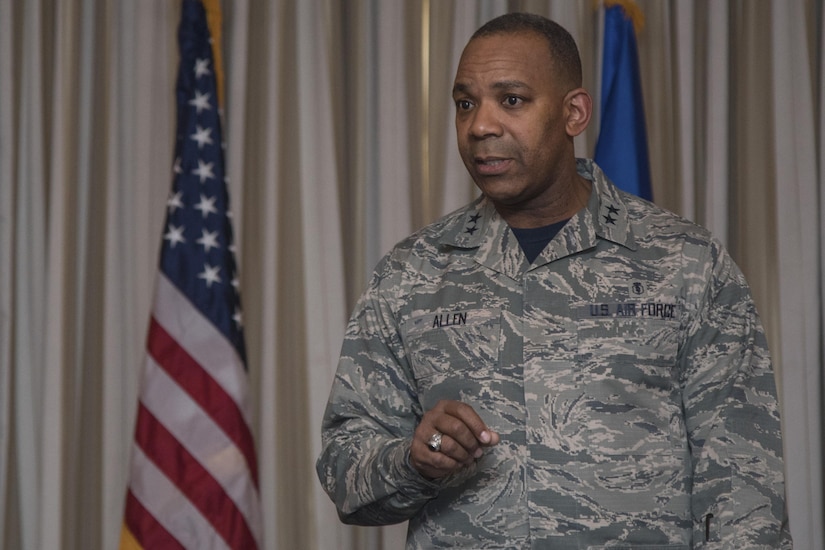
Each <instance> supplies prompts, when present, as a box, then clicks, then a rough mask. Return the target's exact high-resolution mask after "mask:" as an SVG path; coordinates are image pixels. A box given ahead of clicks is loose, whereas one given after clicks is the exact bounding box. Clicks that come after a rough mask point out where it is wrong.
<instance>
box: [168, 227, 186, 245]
mask: <svg viewBox="0 0 825 550" xmlns="http://www.w3.org/2000/svg"><path fill="white" fill-rule="evenodd" d="M183 229H184V228H183V226H180V227H175V226H174V225H172V224H171V223H170V224H169V231H167V233H166V234H165V235H164V236H163V238H164V239H166V240H167V241H169V246H171V247H172V248H175V245H176V244H178V243H185V242H186V239H184V238H183Z"/></svg>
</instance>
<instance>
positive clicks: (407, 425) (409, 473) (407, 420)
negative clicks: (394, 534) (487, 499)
mask: <svg viewBox="0 0 825 550" xmlns="http://www.w3.org/2000/svg"><path fill="white" fill-rule="evenodd" d="M379 283H380V278H379V277H376V278H374V280H373V282H372V283H371V286H370V288H369V289H368V290H367V292H366V293H365V294H364V296H363V297H362V298H361V300H360V301H359V303H358V305H357V306H356V309H355V313H353V315H352V317H351V319H350V321H349V324H348V326H347V331H346V335H345V337H344V343H343V347H342V351H341V358H340V361H339V363H338V370H337V372H336V375H335V380H334V382H333V386H332V390H331V393H330V397H329V402H328V403H327V409H326V412H325V414H324V419H323V424H322V427H321V439H322V451H321V455H320V456H319V458H318V460H317V463H316V470H317V473H318V478H319V479H320V481H321V485H322V486H323V487H324V490H325V491H326V492H327V494H328V495H329V496H330V498H331V499H332V500H333V502H334V503H335V505H336V507H337V509H338V514H339V516H340V518H341V520H342V521H343V522H345V523H352V524H358V525H387V524H392V523H399V522H402V521H405V520H407V519H409V518H410V517H412V516H413V515H414V514H415V513H416V512H417V511H418V510H419V509H420V508H421V507H422V506H423V505H424V504H425V503H426V502H427V501H428V500H430V499H432V498H433V497H435V496H436V494H437V491H438V487H439V485H437V484H436V483H432V482H430V481H428V480H426V479H425V478H424V477H423V476H421V475H420V474H419V473H418V471H417V470H415V469H414V468H413V467H412V465H411V464H410V462H409V448H410V443H411V438H412V436H413V433H414V431H415V428H416V426H417V424H418V422H419V420H420V418H421V416H422V413H421V410H420V405H419V403H418V400H417V398H416V393H415V387H414V381H413V380H412V377H411V376H410V375H409V374H408V373H409V368H408V365H407V362H406V358H405V354H404V350H403V345H402V342H401V338H400V336H399V334H398V329H397V327H396V324H395V322H394V319H393V315H392V311H391V307H390V304H388V302H387V301H386V299H385V298H382V297H381V296H380V293H379V290H378V287H379Z"/></svg>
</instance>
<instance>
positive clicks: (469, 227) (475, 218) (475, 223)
mask: <svg viewBox="0 0 825 550" xmlns="http://www.w3.org/2000/svg"><path fill="white" fill-rule="evenodd" d="M480 218H481V214H479V213H478V212H476V213H475V214H473V215H472V216H470V224H472V225H470V224H467V227H466V228H465V229H464V232H465V233H469V234H470V235H472V234H473V233H475V232H476V230H477V229H478V220H479V219H480Z"/></svg>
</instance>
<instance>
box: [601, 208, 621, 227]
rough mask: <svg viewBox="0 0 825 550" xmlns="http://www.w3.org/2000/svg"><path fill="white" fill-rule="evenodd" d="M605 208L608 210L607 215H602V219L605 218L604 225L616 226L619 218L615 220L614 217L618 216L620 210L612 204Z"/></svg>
mask: <svg viewBox="0 0 825 550" xmlns="http://www.w3.org/2000/svg"><path fill="white" fill-rule="evenodd" d="M605 208H606V209H607V214H605V215H602V217H603V218H604V223H609V224H610V225H616V220H617V218H614V217H613V215H614V214H618V213H619V209H618V208H616V207H615V206H613V205H612V204H611V205H608V206H606V207H605Z"/></svg>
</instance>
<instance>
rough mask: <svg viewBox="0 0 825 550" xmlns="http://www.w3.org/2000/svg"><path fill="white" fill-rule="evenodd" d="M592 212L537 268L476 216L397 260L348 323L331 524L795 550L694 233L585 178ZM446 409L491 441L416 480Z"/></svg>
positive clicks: (330, 458) (462, 214)
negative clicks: (431, 413) (477, 422)
mask: <svg viewBox="0 0 825 550" xmlns="http://www.w3.org/2000/svg"><path fill="white" fill-rule="evenodd" d="M579 172H580V174H581V175H583V176H584V177H586V178H588V179H591V180H592V181H593V193H592V194H591V197H590V201H589V204H588V206H587V208H586V209H584V210H582V211H581V212H579V213H578V214H577V215H575V216H574V217H573V218H572V219H571V220H570V222H569V223H568V224H567V225H566V226H565V227H564V228H563V229H562V230H561V232H560V233H559V234H558V235H557V236H556V238H555V239H554V240H553V241H552V242H551V243H550V244H549V245H548V246H547V248H546V249H545V250H544V251H543V252H542V254H541V255H540V256H539V257H538V258H537V259H536V261H535V262H534V263H533V264H532V265H529V264H527V260H526V258H525V257H524V255H523V253H522V251H521V249H520V247H519V244H518V242H516V240H515V238H514V236H513V233H512V232H511V231H510V230H509V229H508V226H507V225H506V223H505V222H504V221H503V220H502V219H501V218H500V217H499V216H498V215H497V213H496V211H495V209H494V208H493V206H492V205H491V204H490V203H489V202H488V201H486V200H484V199H479V200H478V201H476V202H475V203H473V204H471V205H469V206H467V207H465V208H463V209H461V210H459V211H457V212H455V213H453V214H450V215H448V216H446V217H445V218H444V219H442V220H440V221H438V222H436V223H434V224H432V225H430V226H428V227H426V228H424V229H422V230H421V231H419V232H417V233H416V234H414V235H412V236H411V237H409V238H408V239H406V240H404V241H403V242H401V243H400V244H398V245H397V246H396V247H395V248H394V249H393V250H392V251H391V252H390V253H389V254H388V255H387V256H386V257H385V258H384V259H383V260H382V261H381V263H380V264H379V265H378V267H377V268H376V271H375V274H374V276H373V278H372V281H371V282H370V284H369V287H368V289H367V290H366V292H365V294H364V295H363V297H362V298H361V300H360V301H359V304H358V306H357V307H356V309H355V312H354V314H353V316H352V318H351V320H350V322H349V325H348V328H347V332H346V337H345V340H344V344H343V349H342V354H341V359H340V363H339V366H338V372H337V375H336V378H335V382H334V385H333V388H332V392H331V395H330V400H329V404H328V407H327V411H326V415H325V418H324V422H323V451H322V454H321V456H320V457H319V459H318V463H317V469H318V475H319V478H320V480H321V482H322V484H323V486H324V487H325V489H326V490H327V492H328V493H329V495H330V496H331V497H332V499H333V501H334V502H335V503H336V505H337V507H338V510H339V514H340V516H341V518H342V520H343V521H345V522H348V523H358V524H367V525H378V524H388V523H394V522H400V521H403V520H406V519H409V520H410V524H409V534H408V546H409V547H410V548H433V547H435V548H455V547H463V548H577V549H583V548H593V549H597V548H613V549H617V548H620V549H654V548H655V549H664V548H667V549H676V548H771V549H774V548H790V547H791V542H790V535H789V534H788V532H787V528H786V525H785V523H784V521H783V518H784V483H783V465H782V455H781V449H782V443H781V438H780V426H779V412H778V408H777V399H776V390H775V385H774V375H773V372H772V370H771V362H770V357H769V355H768V350H767V347H766V341H765V335H764V332H763V329H762V326H761V324H760V321H759V319H758V317H757V313H756V311H755V308H754V304H753V301H752V299H751V296H750V293H749V290H748V288H747V285H746V282H745V280H744V278H743V276H742V274H741V272H740V271H739V269H738V268H737V267H736V265H734V263H733V261H732V260H731V258H730V257H729V256H728V254H727V252H726V251H725V250H724V249H723V248H722V246H721V245H720V244H719V243H718V242H717V241H715V240H713V239H712V238H711V236H710V235H709V234H708V232H707V231H706V230H704V229H702V228H700V227H698V226H696V225H694V224H692V223H690V222H687V221H685V220H683V219H680V218H678V217H676V216H675V215H673V214H670V213H668V212H665V211H663V210H661V209H659V208H657V207H655V206H653V205H651V204H649V203H647V202H644V201H642V200H640V199H638V198H636V197H634V196H631V195H628V194H625V193H623V192H621V191H619V190H618V189H617V188H616V187H615V186H613V185H612V184H611V183H610V182H608V181H607V180H606V178H605V177H604V175H603V174H602V172H601V170H600V169H599V168H598V167H597V166H596V165H595V164H594V163H593V162H592V161H589V160H580V161H579ZM439 399H456V400H461V401H464V402H466V403H468V404H470V405H472V406H473V407H474V408H475V410H476V411H477V412H478V413H479V415H480V416H481V417H482V418H483V419H484V421H485V422H486V423H487V424H488V425H489V426H490V427H491V428H492V429H494V430H496V431H497V432H499V433H500V434H501V443H500V444H499V445H498V446H496V447H494V448H491V449H487V450H486V451H485V454H484V456H483V457H482V458H481V459H479V460H478V461H477V463H476V465H475V466H474V467H471V468H468V469H466V470H464V471H463V472H462V473H460V474H456V475H454V476H452V477H450V478H447V479H443V480H440V481H438V482H429V481H427V480H425V479H424V478H422V477H421V476H420V475H419V474H418V473H417V472H416V471H415V470H414V469H413V468H412V467H411V465H410V464H409V461H408V449H409V445H410V438H411V437H412V434H413V432H414V430H415V427H416V425H417V423H418V421H419V419H420V418H421V416H422V414H423V411H425V410H428V409H429V408H431V407H432V406H433V405H435V403H436V402H437V401H438V400H439Z"/></svg>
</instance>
